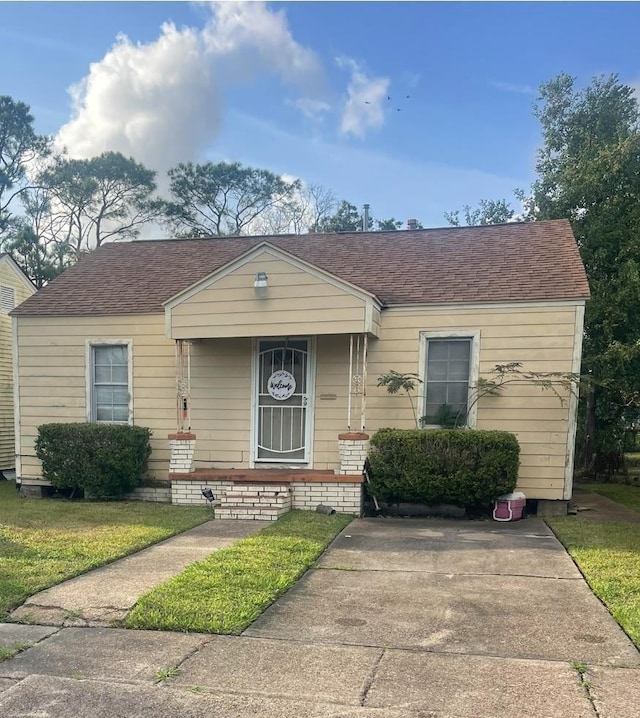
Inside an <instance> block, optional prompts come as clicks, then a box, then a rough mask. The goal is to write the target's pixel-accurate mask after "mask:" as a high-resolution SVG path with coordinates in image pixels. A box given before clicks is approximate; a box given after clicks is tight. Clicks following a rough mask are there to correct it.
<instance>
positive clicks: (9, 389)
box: [0, 255, 35, 471]
mask: <svg viewBox="0 0 640 718" xmlns="http://www.w3.org/2000/svg"><path fill="white" fill-rule="evenodd" d="M0 287H10V288H12V289H13V291H14V296H15V305H16V306H18V305H19V304H21V303H22V302H24V301H25V300H26V299H27V298H28V297H29V296H31V295H32V294H33V293H34V292H35V288H34V287H32V286H31V285H30V283H29V281H28V280H27V279H26V277H25V276H24V275H23V274H22V273H21V272H20V270H19V269H18V268H17V267H16V266H15V265H14V264H13V262H12V261H11V260H10V259H9V257H8V256H7V255H0ZM14 420H15V411H14V403H13V330H12V320H11V317H10V316H9V315H8V314H5V313H3V312H2V311H0V471H2V470H3V469H12V468H14V466H15V453H16V452H15V426H14Z"/></svg>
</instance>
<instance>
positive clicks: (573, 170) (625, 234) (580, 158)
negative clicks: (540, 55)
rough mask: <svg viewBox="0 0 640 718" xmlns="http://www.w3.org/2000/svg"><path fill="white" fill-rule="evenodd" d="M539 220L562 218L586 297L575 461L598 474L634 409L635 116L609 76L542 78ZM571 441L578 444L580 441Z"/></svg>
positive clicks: (639, 291)
mask: <svg viewBox="0 0 640 718" xmlns="http://www.w3.org/2000/svg"><path fill="white" fill-rule="evenodd" d="M535 114H536V116H537V117H538V118H539V120H540V123H541V125H542V133H543V145H542V147H541V148H540V150H539V152H538V159H537V165H536V168H537V172H538V175H539V177H538V180H537V181H536V182H535V183H534V186H533V192H532V197H531V203H530V205H531V206H532V207H535V212H536V216H537V218H538V219H555V218H560V217H568V218H569V219H570V220H571V224H572V227H573V231H574V234H575V236H576V238H577V241H578V245H579V248H580V254H581V256H582V259H583V261H584V264H585V267H586V270H587V275H588V277H589V283H590V286H591V294H592V299H591V301H590V302H588V303H587V309H586V317H585V324H586V325H585V335H584V353H583V369H584V370H585V371H586V372H587V373H588V374H590V375H591V377H592V378H593V384H592V386H591V388H590V390H589V391H588V393H587V397H586V400H585V402H584V404H583V412H582V413H583V416H584V422H583V424H582V442H581V448H582V462H583V465H584V467H585V468H586V469H591V470H595V471H596V472H601V473H604V474H607V473H610V472H611V471H612V470H614V469H615V468H616V467H617V465H618V464H619V461H620V457H621V452H620V447H621V440H622V434H623V432H624V430H625V427H627V426H628V425H629V423H637V421H638V418H639V417H640V412H639V407H640V344H639V342H638V340H639V338H640V127H639V124H640V114H639V111H638V103H637V101H636V99H635V95H634V90H633V88H631V87H629V86H627V85H624V84H622V83H620V81H619V80H618V78H617V76H615V75H612V76H608V77H598V78H595V79H594V80H593V81H592V83H591V84H590V85H589V86H588V87H586V88H584V89H576V87H575V79H574V78H572V77H570V76H568V75H565V74H562V75H559V76H558V77H557V78H555V79H554V80H552V81H550V82H548V83H546V84H544V85H542V87H541V90H540V99H539V103H538V104H537V106H536V109H535ZM579 448H580V447H579Z"/></svg>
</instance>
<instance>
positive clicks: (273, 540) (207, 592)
mask: <svg viewBox="0 0 640 718" xmlns="http://www.w3.org/2000/svg"><path fill="white" fill-rule="evenodd" d="M352 519H353V517H352V516H345V515H343V514H335V515H333V516H323V515H321V514H317V513H314V512H311V511H291V512H289V513H287V514H285V515H284V516H283V517H282V518H280V519H279V520H278V521H277V522H276V523H275V524H271V525H269V526H268V527H267V528H265V529H263V530H262V531H261V532H260V533H259V534H257V535H255V536H252V537H250V538H246V539H242V540H241V541H238V542H237V543H235V544H234V545H233V546H230V547H229V548H226V549H222V550H220V551H217V552H216V553H214V554H212V555H211V556H209V557H208V558H206V559H204V561H199V562H198V563H194V564H191V565H190V566H188V567H187V568H186V569H185V571H183V573H181V574H180V575H179V576H176V577H175V578H173V579H171V580H170V581H167V582H166V583H164V584H162V585H160V586H158V587H156V588H155V589H153V590H151V591H150V592H149V593H147V594H145V595H144V596H142V597H141V598H140V600H139V601H138V603H137V604H136V605H135V606H134V608H133V610H132V611H131V613H129V615H128V617H127V619H126V622H125V625H126V626H127V627H128V628H148V629H157V630H167V631H197V632H200V633H226V634H238V633H240V632H241V631H242V630H244V629H245V628H246V627H247V626H248V625H249V624H250V623H251V622H252V621H254V620H255V619H256V618H257V617H258V616H259V615H260V614H261V613H262V612H263V611H264V610H265V609H266V608H267V606H269V605H270V604H271V603H272V602H273V601H274V600H275V599H276V598H277V597H278V596H280V595H281V594H283V593H284V592H285V591H286V590H287V589H288V588H290V587H291V586H292V585H293V584H294V583H295V582H296V581H297V580H298V579H299V578H300V577H301V576H302V574H303V573H304V572H305V571H306V570H307V569H308V568H309V567H310V566H311V565H312V564H313V562H314V561H315V560H316V559H317V558H318V557H319V556H320V554H321V553H322V552H323V551H324V549H325V547H326V546H327V545H328V544H329V543H330V542H331V541H332V540H333V538H334V537H335V536H336V535H337V534H338V533H339V532H340V531H341V530H342V529H343V528H344V527H345V526H347V524H349V522H350V521H351V520H352Z"/></svg>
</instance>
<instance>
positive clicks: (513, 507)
mask: <svg viewBox="0 0 640 718" xmlns="http://www.w3.org/2000/svg"><path fill="white" fill-rule="evenodd" d="M526 503H527V497H526V496H525V495H524V494H523V493H522V491H514V492H513V493H512V494H503V495H502V496H498V498H497V499H496V500H495V501H494V503H493V519H494V521H517V520H518V519H521V518H522V512H523V511H524V507H525V506H526Z"/></svg>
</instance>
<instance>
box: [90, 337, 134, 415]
mask: <svg viewBox="0 0 640 718" xmlns="http://www.w3.org/2000/svg"><path fill="white" fill-rule="evenodd" d="M129 415H130V387H129V346H128V345H127V344H92V345H91V420H92V421H97V422H105V423H112V424H113V423H118V424H120V423H127V422H128V421H129Z"/></svg>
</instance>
